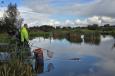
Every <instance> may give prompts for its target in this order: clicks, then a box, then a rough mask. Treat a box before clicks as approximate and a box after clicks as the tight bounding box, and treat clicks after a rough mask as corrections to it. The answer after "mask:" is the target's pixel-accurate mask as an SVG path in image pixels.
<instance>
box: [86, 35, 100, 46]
mask: <svg viewBox="0 0 115 76" xmlns="http://www.w3.org/2000/svg"><path fill="white" fill-rule="evenodd" d="M100 39H101V37H100V35H99V34H98V35H97V34H89V35H84V42H85V43H88V44H95V45H99V44H100Z"/></svg>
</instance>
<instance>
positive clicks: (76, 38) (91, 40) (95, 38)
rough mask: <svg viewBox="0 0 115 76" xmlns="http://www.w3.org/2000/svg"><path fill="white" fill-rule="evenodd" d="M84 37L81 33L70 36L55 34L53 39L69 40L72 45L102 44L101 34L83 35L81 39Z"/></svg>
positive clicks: (70, 34)
mask: <svg viewBox="0 0 115 76" xmlns="http://www.w3.org/2000/svg"><path fill="white" fill-rule="evenodd" d="M81 36H82V35H81V34H80V33H68V34H60V33H59V34H58V33H54V34H53V39H59V40H62V39H67V40H68V41H69V42H71V43H82V42H85V43H87V44H91V45H92V44H93V45H99V44H100V41H101V40H100V39H101V38H100V36H101V35H100V34H85V35H83V38H82V37H81Z"/></svg>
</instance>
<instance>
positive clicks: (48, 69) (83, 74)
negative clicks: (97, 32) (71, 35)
mask: <svg viewBox="0 0 115 76" xmlns="http://www.w3.org/2000/svg"><path fill="white" fill-rule="evenodd" d="M84 37H85V36H84V35H82V36H81V39H82V40H81V42H74V41H72V42H71V41H70V39H67V38H63V39H54V38H47V39H45V38H43V37H38V38H35V39H33V40H31V41H30V43H31V44H32V45H33V46H36V47H41V48H45V49H48V50H50V51H51V52H53V57H52V58H50V57H48V55H47V51H45V50H44V51H43V55H44V65H43V66H42V68H40V73H38V76H115V39H114V38H113V37H112V36H109V35H107V36H102V35H101V36H100V37H99V38H100V39H99V40H97V41H98V42H95V41H94V40H92V39H90V40H85V38H84ZM36 47H31V49H32V50H33V49H35V48H36ZM33 66H34V64H33Z"/></svg>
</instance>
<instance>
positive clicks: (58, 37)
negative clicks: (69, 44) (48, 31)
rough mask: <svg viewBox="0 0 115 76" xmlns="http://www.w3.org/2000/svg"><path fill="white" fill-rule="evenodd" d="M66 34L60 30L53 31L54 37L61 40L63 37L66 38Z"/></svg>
mask: <svg viewBox="0 0 115 76" xmlns="http://www.w3.org/2000/svg"><path fill="white" fill-rule="evenodd" d="M65 36H66V34H63V33H60V32H59V33H58V32H56V33H55V32H54V33H53V39H60V40H61V39H64V38H65Z"/></svg>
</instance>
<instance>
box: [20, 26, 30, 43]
mask: <svg viewBox="0 0 115 76" xmlns="http://www.w3.org/2000/svg"><path fill="white" fill-rule="evenodd" d="M20 33H21V43H22V44H28V42H29V35H28V30H27V24H24V26H23V27H22V28H21V31H20Z"/></svg>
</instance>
